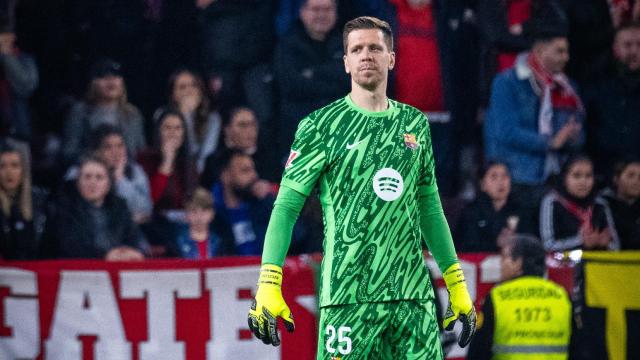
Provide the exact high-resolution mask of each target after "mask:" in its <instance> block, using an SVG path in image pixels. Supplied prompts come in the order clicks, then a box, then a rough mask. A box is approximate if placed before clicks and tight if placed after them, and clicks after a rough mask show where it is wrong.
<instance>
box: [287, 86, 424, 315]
mask: <svg viewBox="0 0 640 360" xmlns="http://www.w3.org/2000/svg"><path fill="white" fill-rule="evenodd" d="M292 153H295V154H296V156H294V157H293V159H292V160H291V161H290V162H289V163H288V164H287V167H286V169H285V172H284V176H283V180H282V185H285V186H288V187H290V188H292V189H294V190H296V191H299V192H301V193H303V194H305V195H309V193H310V192H311V190H312V189H313V188H314V187H315V186H316V185H319V188H320V202H321V204H322V210H323V216H324V244H323V247H324V259H323V261H322V273H321V280H320V281H321V284H320V288H321V289H320V306H322V307H324V306H329V305H343V304H354V303H364V302H379V301H391V300H408V299H429V298H432V297H433V290H432V288H431V286H430V284H429V276H428V273H427V269H426V266H425V264H424V260H423V258H422V251H421V242H422V236H421V233H420V229H419V214H418V196H419V194H424V193H428V192H431V191H434V190H435V187H436V185H435V175H434V162H433V154H432V150H431V136H430V133H429V124H428V122H427V119H426V117H425V116H424V115H423V114H422V113H421V112H420V111H418V110H417V109H415V108H413V107H411V106H409V105H405V104H401V103H398V102H396V101H393V100H389V107H388V109H387V110H385V111H383V112H367V111H365V110H363V109H360V108H357V107H356V106H355V105H354V104H353V103H352V101H351V99H350V98H349V96H347V97H345V98H342V99H340V100H337V101H335V102H334V103H332V104H329V105H327V106H326V107H324V108H322V109H319V110H317V111H315V112H313V113H312V114H310V115H309V116H308V117H307V118H305V119H304V120H303V121H302V122H301V123H300V125H299V127H298V130H297V132H296V138H295V141H294V143H293V146H292Z"/></svg>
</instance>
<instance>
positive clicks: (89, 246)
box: [43, 157, 146, 261]
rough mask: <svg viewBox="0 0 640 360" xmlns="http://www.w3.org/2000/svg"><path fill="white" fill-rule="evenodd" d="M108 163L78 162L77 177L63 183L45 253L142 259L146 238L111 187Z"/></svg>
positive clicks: (49, 226) (94, 161)
mask: <svg viewBox="0 0 640 360" xmlns="http://www.w3.org/2000/svg"><path fill="white" fill-rule="evenodd" d="M112 184H113V180H112V178H111V175H110V174H109V167H108V165H107V164H106V163H105V162H103V161H102V160H101V159H99V158H97V157H87V158H84V159H82V160H81V161H80V165H79V175H78V179H77V180H76V181H73V182H68V183H66V184H65V185H64V188H63V190H62V194H61V196H60V198H59V200H58V203H57V206H56V208H55V211H54V212H53V214H52V215H51V219H50V220H51V221H50V222H49V223H48V229H47V235H48V238H47V243H45V244H43V245H44V246H45V249H46V250H45V255H46V256H53V257H56V258H89V259H105V260H109V261H137V260H143V259H144V257H145V256H144V252H145V251H146V250H145V249H146V241H145V239H144V237H143V236H142V233H141V232H140V231H139V230H138V227H137V226H136V224H135V223H134V222H133V220H132V219H131V213H130V212H129V209H128V208H127V204H126V202H125V201H124V200H123V199H121V198H119V197H117V196H116V195H115V194H114V191H113V189H112Z"/></svg>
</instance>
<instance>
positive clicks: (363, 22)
mask: <svg viewBox="0 0 640 360" xmlns="http://www.w3.org/2000/svg"><path fill="white" fill-rule="evenodd" d="M367 29H377V30H380V31H382V35H384V41H385V43H386V44H387V48H388V50H389V51H393V31H392V30H391V26H389V23H387V22H386V21H384V20H380V19H378V18H375V17H373V16H360V17H357V18H355V19H353V20H350V21H348V22H347V23H346V24H344V28H343V30H342V44H343V47H344V53H345V54H346V53H347V47H348V43H349V34H350V33H351V32H352V31H355V30H367Z"/></svg>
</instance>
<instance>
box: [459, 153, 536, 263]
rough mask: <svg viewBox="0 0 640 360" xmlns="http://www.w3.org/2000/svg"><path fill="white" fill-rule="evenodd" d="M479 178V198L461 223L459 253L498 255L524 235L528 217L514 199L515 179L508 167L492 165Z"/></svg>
mask: <svg viewBox="0 0 640 360" xmlns="http://www.w3.org/2000/svg"><path fill="white" fill-rule="evenodd" d="M478 178H479V179H480V191H479V192H478V196H477V198H476V199H475V200H474V201H473V202H471V203H470V204H468V205H467V206H466V207H465V208H464V210H463V211H462V214H461V216H460V220H459V221H458V226H457V234H456V235H457V236H456V239H457V241H456V249H458V250H459V251H463V252H480V251H488V252H497V251H499V249H500V248H501V247H502V244H503V243H505V242H506V241H507V239H508V238H509V237H510V236H512V235H513V234H515V233H516V231H517V232H523V228H524V225H523V223H524V222H525V220H526V217H525V216H523V214H522V210H521V208H520V207H519V206H518V205H517V204H516V203H515V202H514V201H513V198H512V197H511V196H510V195H511V175H510V174H509V169H508V168H507V165H506V164H504V163H501V162H496V161H491V162H489V163H487V164H486V165H485V166H483V167H482V168H481V169H480V173H479V176H478Z"/></svg>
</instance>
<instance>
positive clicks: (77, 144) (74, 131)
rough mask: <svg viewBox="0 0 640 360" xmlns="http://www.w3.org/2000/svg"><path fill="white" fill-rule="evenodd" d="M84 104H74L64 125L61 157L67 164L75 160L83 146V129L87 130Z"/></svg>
mask: <svg viewBox="0 0 640 360" xmlns="http://www.w3.org/2000/svg"><path fill="white" fill-rule="evenodd" d="M88 121H89V116H88V114H87V105H86V104H76V105H74V106H73V107H72V108H71V111H70V112H69V115H68V116H67V118H66V121H65V125H64V138H63V141H62V142H63V146H62V155H63V157H64V160H65V161H66V162H67V164H69V163H71V162H73V161H75V160H76V158H77V157H78V155H80V151H81V150H82V149H81V148H82V146H83V139H84V138H85V136H86V134H85V131H88V130H85V129H88V128H89V124H88Z"/></svg>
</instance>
